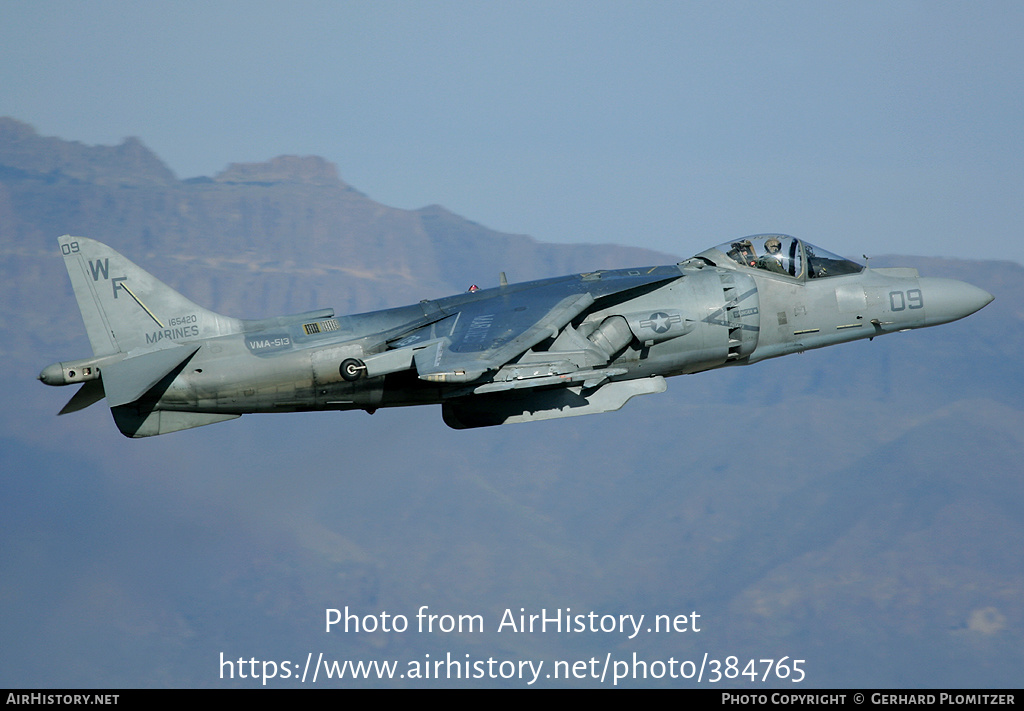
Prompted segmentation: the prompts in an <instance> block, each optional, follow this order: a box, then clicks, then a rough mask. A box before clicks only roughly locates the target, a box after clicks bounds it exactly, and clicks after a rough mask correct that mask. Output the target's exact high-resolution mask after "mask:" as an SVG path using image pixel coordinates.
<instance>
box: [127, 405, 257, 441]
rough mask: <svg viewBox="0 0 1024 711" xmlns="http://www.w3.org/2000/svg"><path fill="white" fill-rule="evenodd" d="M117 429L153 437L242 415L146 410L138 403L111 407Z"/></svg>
mask: <svg viewBox="0 0 1024 711" xmlns="http://www.w3.org/2000/svg"><path fill="white" fill-rule="evenodd" d="M110 412H111V414H112V415H113V416H114V423H115V424H116V425H117V429H119V430H121V434H123V435H124V436H125V437H134V438H138V437H153V436H154V435H161V434H167V433H168V432H179V431H181V430H188V429H192V428H193V427H202V426H203V425H212V424H214V423H215V422H224V421H225V420H233V419H235V418H236V417H240V415H236V414H229V413H221V412H176V411H174V410H146V409H144V408H140V407H138V406H137V405H120V406H118V407H112V408H110Z"/></svg>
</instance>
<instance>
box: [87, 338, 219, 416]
mask: <svg viewBox="0 0 1024 711" xmlns="http://www.w3.org/2000/svg"><path fill="white" fill-rule="evenodd" d="M199 348H200V345H199V344H187V345H180V346H172V347H171V348H162V349H160V350H158V351H150V352H148V353H143V354H141V355H137V356H129V357H127V358H125V359H124V360H122V361H118V362H117V363H113V364H111V365H108V366H106V367H105V368H103V370H102V371H101V374H102V375H101V377H102V378H103V389H104V391H105V392H106V394H107V404H108V405H110V407H112V408H113V407H117V406H118V405H127V404H128V403H130V402H135V401H136V400H138V399H139V398H141V397H142V396H143V395H145V394H146V393H147V392H149V390H150V389H151V388H152V387H153V386H154V385H156V384H157V383H158V382H160V381H161V380H162V379H163V378H164V377H165V376H166V375H167V374H168V373H170V372H171V371H173V370H174V369H175V368H177V367H178V366H180V365H181V364H182V363H184V362H185V361H186V360H188V359H189V358H191V357H192V355H193V354H194V353H195V352H196V351H198V350H199Z"/></svg>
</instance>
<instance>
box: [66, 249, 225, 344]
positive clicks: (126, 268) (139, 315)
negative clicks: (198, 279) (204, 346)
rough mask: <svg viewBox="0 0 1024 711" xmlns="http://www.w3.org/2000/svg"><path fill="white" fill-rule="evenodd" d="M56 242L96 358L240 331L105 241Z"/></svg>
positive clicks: (222, 317) (223, 317)
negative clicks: (134, 262) (104, 242)
mask: <svg viewBox="0 0 1024 711" xmlns="http://www.w3.org/2000/svg"><path fill="white" fill-rule="evenodd" d="M58 243H59V244H60V251H61V254H63V255H64V265H65V266H66V267H67V269H68V276H69V277H71V286H72V288H73V289H74V291H75V299H77V300H78V308H79V309H80V310H81V312H82V320H83V321H85V330H86V332H87V333H88V335H89V342H90V343H91V344H92V351H93V354H94V355H97V356H100V355H107V354H111V353H119V352H120V353H128V352H129V351H132V350H134V349H137V348H160V347H161V346H164V345H170V342H174V341H178V342H180V341H191V340H196V339H199V338H211V337H213V336H220V335H225V334H228V333H238V332H240V331H241V330H242V324H241V321H239V320H238V319H234V318H230V317H227V316H221V315H220V314H217V313H214V312H213V311H209V310H207V309H204V308H203V307H201V306H199V305H197V304H195V303H193V302H192V301H189V300H188V299H186V298H185V297H184V296H182V295H181V294H179V293H178V292H176V291H175V290H174V289H172V288H171V287H169V286H167V285H166V284H164V283H163V282H161V281H160V280H158V279H157V278H156V277H154V276H153V275H151V274H149V273H148V272H146V271H145V270H143V269H141V268H140V267H138V266H136V265H135V264H133V263H132V262H131V261H129V260H128V259H126V258H125V257H124V256H122V255H121V254H119V253H118V252H116V251H114V250H113V249H111V248H110V247H108V246H107V245H105V244H103V243H101V242H97V241H95V240H91V239H88V238H85V237H71V236H70V235H65V236H63V237H61V238H60V239H59V240H58ZM165 340H166V341H168V343H163V341H165ZM158 344H159V345H158Z"/></svg>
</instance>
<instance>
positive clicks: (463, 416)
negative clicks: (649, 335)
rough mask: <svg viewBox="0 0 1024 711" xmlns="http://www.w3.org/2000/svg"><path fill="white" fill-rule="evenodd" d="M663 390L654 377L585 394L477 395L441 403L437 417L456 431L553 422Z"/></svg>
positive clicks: (569, 391) (573, 391)
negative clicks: (521, 423) (537, 421)
mask: <svg viewBox="0 0 1024 711" xmlns="http://www.w3.org/2000/svg"><path fill="white" fill-rule="evenodd" d="M667 387H668V384H667V383H666V382H665V378H663V377H662V376H660V375H658V376H655V377H653V378H642V379H639V380H624V381H621V382H614V383H606V384H605V385H602V386H601V387H599V388H598V389H597V390H594V391H591V392H587V390H586V389H585V388H583V387H567V388H557V389H553V390H540V391H533V390H528V391H525V392H523V391H511V392H505V393H497V394H492V395H478V396H475V397H471V398H465V399H460V400H457V401H452V402H446V403H444V405H442V406H441V415H442V416H443V417H444V422H445V424H446V425H448V426H449V427H451V428H453V429H456V430H464V429H470V428H473V427H490V426H492V425H505V424H509V423H512V422H533V421H534V420H553V419H556V418H559V417H575V416H576V415H593V414H597V413H599V412H612V411H613V410H618V409H619V408H621V407H622V406H623V405H625V404H626V402H628V401H629V400H630V398H633V397H635V396H637V395H648V394H650V393H663V392H665V389H666V388H667Z"/></svg>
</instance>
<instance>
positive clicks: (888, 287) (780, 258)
mask: <svg viewBox="0 0 1024 711" xmlns="http://www.w3.org/2000/svg"><path fill="white" fill-rule="evenodd" d="M58 243H59V245H60V251H61V254H62V255H63V257H64V261H65V265H66V266H67V270H68V275H69V276H70V278H71V284H72V287H73V288H74V293H75V298H76V299H77V300H78V306H79V309H80V310H81V312H82V319H83V320H84V321H85V329H86V332H87V334H88V336H89V341H90V344H91V345H92V351H93V356H92V357H91V358H83V359H80V360H73V361H66V362H61V363H54V364H53V365H50V366H48V367H47V368H45V369H44V370H43V371H42V373H40V375H39V379H40V380H41V381H43V382H44V383H46V384H47V385H71V384H81V388H80V389H79V390H78V392H76V393H75V395H74V396H73V397H72V398H71V400H70V401H69V402H68V403H67V405H65V406H64V408H63V409H62V410H61V411H60V414H65V413H68V412H74V411H76V410H80V409H82V408H85V407H87V406H89V405H91V404H93V403H95V402H98V401H99V400H101V399H102V398H103V397H106V399H107V404H108V405H109V406H110V409H111V412H112V413H113V417H114V422H115V423H116V424H117V427H118V429H119V430H120V431H121V432H122V433H123V434H125V435H126V436H128V437H149V436H152V435H159V434H165V433H168V432H175V431H178V430H184V429H189V428H192V427H199V426H201V425H209V424H212V423H214V422H221V421H223V420H230V419H233V418H236V417H238V416H240V415H243V414H246V413H254V412H297V411H306V410H365V411H367V412H370V413H372V412H374V411H375V410H377V409H378V408H381V407H401V406H407V405H424V404H440V405H441V412H442V416H443V418H444V421H445V422H446V423H447V424H448V425H449V426H451V427H453V428H456V429H465V428H471V427H485V426H489V425H500V424H505V423H513V422H529V421H533V420H546V419H552V418H558V417H570V416H574V415H587V414H592V413H600V412H610V411H613V410H618V409H619V408H621V407H622V406H623V405H624V404H625V403H626V402H627V401H628V400H629V399H630V398H632V397H635V396H637V395H646V394H650V393H660V392H663V391H664V390H665V389H666V382H665V378H667V377H669V376H673V375H682V374H687V373H699V372H701V371H705V370H711V369H713V368H722V367H727V366H737V365H750V364H752V363H757V362H758V361H762V360H765V359H767V358H776V357H778V356H783V355H788V354H790V353H799V352H801V351H806V350H810V349H812V348H822V347H824V346H831V345H834V344H837V343H844V342H846V341H853V340H856V339H861V338H874V337H875V336H881V335H884V334H887V333H893V332H896V331H906V330H908V329H914V328H924V327H927V326H935V325H937V324H941V323H948V322H950V321H955V320H957V319H960V318H963V317H965V316H968V315H970V314H972V313H974V312H975V311H977V310H978V309H981V308H982V307H984V306H985V305H986V304H988V303H989V302H990V301H992V295H991V294H989V293H988V292H986V291H983V290H982V289H979V288H977V287H974V286H971V285H970V284H966V283H964V282H961V281H955V280H952V279H938V278H930V277H921V276H919V275H918V272H917V270H916V269H905V268H899V269H873V268H869V267H865V266H863V265H861V264H859V263H857V262H855V261H851V260H850V259H846V258H844V257H840V256H837V255H835V254H832V253H831V252H827V251H825V250H824V249H821V248H819V247H816V246H814V245H812V244H810V243H809V242H805V241H803V240H800V239H797V238H795V237H790V236H788V235H781V234H771V235H769V234H764V235H754V236H751V237H746V238H743V239H739V240H736V241H733V242H726V243H724V244H720V245H718V246H717V247H712V248H711V249H708V250H706V251H704V252H701V253H700V254H698V255H696V256H694V257H692V258H690V259H687V260H685V261H682V262H679V263H678V264H671V265H664V266H648V267H638V268H634V269H613V270H601V271H594V272H587V273H584V274H571V275H569V276H561V277H554V278H550V279H541V280H538V281H529V282H524V283H519V284H509V283H507V280H506V279H505V276H504V274H502V275H501V276H500V280H499V281H500V284H499V285H498V286H496V287H493V288H485V289H477V288H471V289H470V290H469V291H468V292H466V293H463V294H457V295H455V296H448V297H445V298H441V299H436V300H430V299H426V300H423V301H421V302H420V303H418V304H414V305H412V306H403V307H399V308H392V309H387V310H384V311H375V312H372V313H364V314H355V315H352V316H335V314H334V311H333V310H331V309H325V310H321V311H312V312H309V313H302V314H297V315H294V316H281V317H276V318H268V319H262V320H243V319H237V318H231V317H228V316H222V315H220V314H217V313H214V312H212V311H208V310H207V309H204V308H202V307H201V306H198V305H196V304H195V303H193V302H192V301H190V300H188V299H187V298H185V297H184V296H182V295H181V294H179V293H178V292H176V291H174V290H173V289H171V288H170V287H169V286H167V285H166V284H163V283H162V282H160V281H158V280H157V279H156V278H155V277H153V276H152V275H150V274H149V273H147V272H145V271H144V270H142V269H141V268H140V267H138V266H136V265H135V264H133V263H132V262H130V261H129V260H128V259H126V258H125V257H124V256H122V255H121V254H119V253H118V252H116V251H114V250H113V249H111V248H110V247H108V246H106V245H104V244H102V243H100V242H97V241H94V240H91V239H87V238H84V237H71V236H64V237H61V238H60V239H59V240H58Z"/></svg>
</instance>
